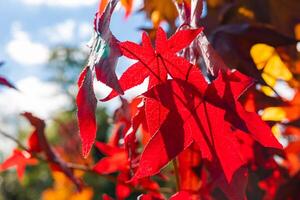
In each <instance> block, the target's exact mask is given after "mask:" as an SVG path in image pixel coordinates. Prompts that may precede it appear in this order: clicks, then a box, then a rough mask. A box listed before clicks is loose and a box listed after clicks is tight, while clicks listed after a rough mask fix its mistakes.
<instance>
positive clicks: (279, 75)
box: [0, 0, 300, 200]
mask: <svg viewBox="0 0 300 200" xmlns="http://www.w3.org/2000/svg"><path fill="white" fill-rule="evenodd" d="M206 2H207V15H206V16H205V17H204V18H203V19H202V20H201V23H202V24H201V25H203V26H204V27H205V32H206V33H207V34H208V35H209V34H210V33H214V32H215V31H216V30H218V28H220V27H222V26H223V25H230V24H242V23H250V24H255V23H263V24H267V25H272V26H273V27H275V28H276V30H277V31H278V32H280V33H282V34H284V35H286V36H290V37H295V38H297V39H298V40H299V39H300V28H299V27H300V14H299V11H300V3H299V0H236V1H233V0H207V1H206ZM170 3H171V0H166V1H162V0H144V8H143V9H142V11H144V12H145V13H146V15H147V16H148V18H149V20H151V21H152V25H153V27H141V29H143V30H145V31H148V32H149V34H150V36H152V37H154V36H155V29H156V28H157V26H158V25H159V24H160V23H161V22H162V21H166V22H167V23H168V25H169V26H168V27H169V32H172V31H174V30H175V29H174V26H175V19H176V17H177V12H176V10H175V8H173V7H172V6H170V7H169V6H167V7H165V4H170ZM165 8H167V9H165ZM91 28H92V27H91ZM252 36H253V35H252ZM262 36H263V35H262ZM224 37H225V36H224ZM222 39H224V40H226V39H228V38H222ZM291 48H294V47H287V48H285V50H284V51H282V50H281V49H278V48H274V47H272V46H268V45H264V46H254V47H252V49H251V52H248V53H249V54H250V53H251V56H252V58H253V62H254V63H255V64H256V65H257V68H258V69H259V70H261V71H260V72H261V74H262V77H263V78H264V80H265V81H266V82H267V83H268V85H269V86H271V87H273V86H275V82H276V81H277V80H280V81H286V82H287V83H288V84H289V85H290V86H291V87H293V88H298V87H299V81H300V67H299V66H300V64H299V61H298V60H299V59H298V58H299V52H296V51H295V50H294V49H293V50H291ZM217 50H218V49H217ZM219 50H220V51H221V50H222V49H219ZM230 50H231V49H230ZM248 50H249V51H250V49H248ZM286 52H287V53H288V55H289V56H286V55H287V54H286ZM220 53H221V55H222V51H221V52H220ZM230 53H231V54H232V55H233V54H234V52H232V51H230ZM262 53H264V54H263V55H262ZM222 56H225V57H226V56H228V55H227V54H223V55H222ZM236 56H239V55H236ZM87 57H88V54H87V53H86V52H83V51H82V50H81V48H79V46H78V47H77V46H62V45H61V46H57V47H54V48H53V49H52V51H51V54H50V59H49V63H48V64H47V66H46V67H45V73H50V76H49V77H50V78H49V80H48V81H52V82H56V83H58V84H59V85H61V87H62V89H63V91H64V92H65V93H66V94H67V95H68V97H69V98H70V100H71V102H72V103H71V106H70V107H69V108H68V109H67V110H63V111H61V112H60V113H57V115H56V116H55V117H54V118H53V120H52V121H51V122H50V123H47V130H46V132H47V137H48V138H49V140H50V141H51V144H53V145H54V147H55V148H56V150H57V151H58V152H59V153H60V155H61V156H62V157H63V158H64V159H65V160H67V161H69V162H74V163H80V164H86V165H90V164H92V162H93V160H96V161H97V160H99V159H100V158H102V157H103V155H102V154H101V153H99V152H97V151H96V150H94V151H93V152H92V157H90V158H89V159H87V160H84V159H82V158H81V156H77V155H80V139H79V137H78V128H77V119H76V105H75V95H76V92H75V91H76V90H75V88H76V80H77V77H78V74H79V73H80V71H81V70H82V68H83V66H84V65H85V64H86V62H87ZM230 58H232V57H230ZM225 60H226V59H225ZM237 60H238V57H234V58H233V62H235V61H237ZM287 61H292V62H287ZM262 62H264V65H263V67H261V63H262ZM268 63H271V64H269V68H268V67H266V66H268ZM287 63H293V64H287ZM274 66H275V67H274ZM270 74H271V75H272V77H275V79H276V80H275V79H274V78H272V77H271V78H270ZM253 91H255V92H257V91H256V90H253ZM259 92H262V93H260V96H264V97H265V96H269V97H274V95H275V94H274V90H273V89H272V88H270V87H265V86H263V87H261V90H260V91H259ZM0 95H1V94H0ZM249 95H251V94H249ZM256 97H258V96H256ZM258 100H259V99H258ZM258 100H257V99H256V102H259V101H258ZM270 101H272V104H271V105H280V104H276V102H275V103H274V102H273V101H274V99H273V100H270ZM275 101H276V100H275ZM247 102H248V103H249V104H247ZM260 103H261V104H263V103H264V102H260ZM244 105H245V107H248V109H249V110H254V111H258V110H260V111H261V112H262V117H263V119H264V120H266V121H268V122H269V123H270V125H272V126H273V131H274V133H275V134H276V133H277V134H279V135H280V133H278V126H276V123H278V124H281V125H282V123H281V122H284V120H285V119H286V118H287V116H288V115H289V114H290V115H291V114H292V113H295V111H296V110H297V109H298V110H299V105H298V104H297V105H295V107H294V108H292V109H293V110H288V109H287V108H281V107H277V108H268V109H264V108H265V107H266V106H263V105H253V102H252V104H251V102H249V99H244ZM295 109H296V110H295ZM299 113H300V112H299ZM299 113H298V115H297V116H296V117H295V123H294V125H293V126H294V127H297V129H296V130H295V129H294V131H295V132H297V131H299V130H298V127H300V124H299V121H297V120H298V119H299V116H300V114H299ZM112 117H113V116H109V114H108V113H107V110H106V108H104V107H98V109H97V121H98V133H97V140H98V141H107V139H108V137H109V135H110V132H111V130H112V127H110V125H109V122H112ZM276 128H277V129H276ZM29 133H30V131H29V129H26V128H23V127H22V128H21V129H20V130H19V135H18V138H19V139H20V141H22V142H25V141H26V138H27V136H28V134H29ZM279 137H280V136H279ZM295 137H296V136H295ZM297 137H298V136H297ZM291 141H292V140H291ZM297 149H298V150H297V151H296V153H295V152H292V153H291V157H290V159H292V160H294V166H293V167H294V168H296V169H294V171H295V174H297V173H299V168H300V167H299V166H300V165H299V144H298V147H297ZM0 155H1V152H0ZM292 155H295V157H293V156H292ZM264 173H265V171H264V172H262V173H261V174H260V176H264ZM268 173H269V172H268ZM78 176H81V177H82V176H83V177H84V181H85V183H86V185H87V187H86V188H84V190H83V192H82V193H80V194H78V193H76V192H75V188H74V186H73V185H72V183H71V182H70V181H69V180H68V179H67V178H66V177H64V175H63V174H60V173H58V172H55V174H51V171H50V170H49V167H48V166H47V164H46V163H43V162H40V164H39V165H37V166H34V167H27V169H26V176H25V178H24V180H23V181H22V183H20V182H19V181H18V178H17V175H16V173H15V171H14V170H10V171H6V172H2V173H1V174H0V200H14V199H16V200H19V199H22V200H37V199H41V198H42V199H44V200H49V199H56V200H66V199H73V200H88V199H99V197H100V196H101V194H102V193H103V192H105V193H107V194H108V195H110V196H115V194H114V190H115V188H114V187H115V186H114V184H113V183H112V182H109V181H107V179H104V178H101V177H97V178H95V176H94V175H93V174H81V173H78ZM258 180H259V178H258V176H257V175H254V174H252V175H251V176H250V182H258ZM296 183H299V180H298V182H297V180H296ZM254 185H255V184H254ZM298 189H299V185H298ZM253 190H254V192H252V193H249V195H250V199H261V198H262V196H263V195H264V194H265V192H264V191H263V190H260V189H259V188H258V186H257V188H254V189H253ZM135 198H136V194H133V195H132V197H131V198H130V199H135Z"/></svg>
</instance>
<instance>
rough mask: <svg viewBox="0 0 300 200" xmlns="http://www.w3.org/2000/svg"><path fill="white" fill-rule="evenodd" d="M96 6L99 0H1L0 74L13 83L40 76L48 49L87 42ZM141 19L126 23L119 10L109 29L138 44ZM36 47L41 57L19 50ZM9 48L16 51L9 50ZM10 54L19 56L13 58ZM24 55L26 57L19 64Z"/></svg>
mask: <svg viewBox="0 0 300 200" xmlns="http://www.w3.org/2000/svg"><path fill="white" fill-rule="evenodd" d="M70 2H71V3H70ZM137 2H138V1H137ZM97 5H98V0H72V1H71V0H9V1H8V0H0V12H1V15H2V17H1V20H0V24H1V29H0V35H1V38H0V45H1V47H2V48H1V49H0V59H2V60H5V62H6V65H5V67H4V68H3V69H1V72H0V73H2V74H3V73H5V74H7V75H8V76H10V77H11V79H12V80H13V81H17V80H19V79H22V78H24V77H26V76H28V75H41V73H40V72H41V71H43V69H42V67H41V66H40V65H43V64H44V63H45V60H46V55H45V54H46V53H47V50H48V51H49V49H50V48H51V47H53V46H55V45H58V44H68V45H72V44H73V45H78V46H79V45H83V44H84V43H86V42H87V41H88V40H89V38H90V35H91V31H92V20H93V17H94V13H95V12H96V9H97ZM137 6H139V5H136V7H137ZM144 19H145V18H144V16H143V15H142V14H134V15H131V16H130V17H129V18H128V19H126V20H125V19H124V10H123V9H122V8H119V9H118V10H117V11H116V12H115V14H114V15H113V19H112V24H111V29H112V31H113V33H114V34H115V35H116V36H117V38H119V39H120V40H121V41H122V40H133V41H138V40H139V33H138V32H137V31H136V29H137V27H139V26H141V25H143V23H144V21H145V20H144ZM63 29H65V30H64V31H63ZM26 39H27V40H26ZM16 40H17V41H16ZM24 40H25V43H22V42H24ZM13 42H15V43H13ZM9 44H14V45H10V46H9ZM35 44H36V45H39V46H34V47H35V48H33V49H31V50H32V51H33V52H35V50H40V51H38V52H39V53H40V54H38V55H40V56H39V57H35V58H30V56H33V55H31V54H30V52H28V50H25V49H24V48H22V47H24V46H25V47H27V46H28V45H35ZM9 47H11V49H12V47H16V48H14V50H10V49H9ZM43 48H44V49H43ZM29 50H30V48H29ZM12 52H14V54H17V53H20V55H19V56H18V55H12V54H13V53H12ZM16 52H17V53H16ZM24 52H26V55H27V54H28V56H27V57H26V58H25V59H23V60H24V61H22V59H21V58H22V57H23V56H22V55H21V54H23V55H24ZM28 60H29V61H28ZM30 60H31V61H30ZM16 71H17V72H18V73H15V72H16Z"/></svg>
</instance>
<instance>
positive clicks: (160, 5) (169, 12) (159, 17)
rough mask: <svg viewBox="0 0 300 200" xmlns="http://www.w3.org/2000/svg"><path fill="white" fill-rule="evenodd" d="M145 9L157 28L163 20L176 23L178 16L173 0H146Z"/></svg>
mask: <svg viewBox="0 0 300 200" xmlns="http://www.w3.org/2000/svg"><path fill="white" fill-rule="evenodd" d="M144 11H145V12H146V14H147V16H148V18H150V19H151V21H152V23H153V26H154V28H157V27H158V26H159V24H160V23H161V22H162V21H167V22H168V23H170V24H174V23H175V20H176V18H177V16H178V13H177V10H176V8H175V5H174V3H173V2H172V0H144Z"/></svg>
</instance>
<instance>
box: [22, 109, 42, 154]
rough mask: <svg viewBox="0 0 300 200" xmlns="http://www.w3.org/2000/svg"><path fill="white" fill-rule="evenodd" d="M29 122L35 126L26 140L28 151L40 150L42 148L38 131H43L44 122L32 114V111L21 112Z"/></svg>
mask: <svg viewBox="0 0 300 200" xmlns="http://www.w3.org/2000/svg"><path fill="white" fill-rule="evenodd" d="M22 115H23V116H24V117H26V119H27V120H28V121H29V122H30V124H31V125H32V126H33V127H34V128H35V129H34V131H33V132H32V133H31V135H30V136H29V138H28V140H27V142H28V147H29V149H28V150H29V151H30V152H35V153H37V152H41V151H42V150H43V148H42V146H41V144H40V141H39V136H38V132H42V133H44V129H45V122H44V121H43V120H42V119H39V118H37V117H35V116H33V115H32V113H29V112H25V113H23V114H22Z"/></svg>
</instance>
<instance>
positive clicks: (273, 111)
mask: <svg viewBox="0 0 300 200" xmlns="http://www.w3.org/2000/svg"><path fill="white" fill-rule="evenodd" d="M261 118H262V119H263V120H265V121H282V120H285V119H286V112H285V111H284V109H283V108H281V107H269V108H266V109H264V111H263V113H262V116H261Z"/></svg>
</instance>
